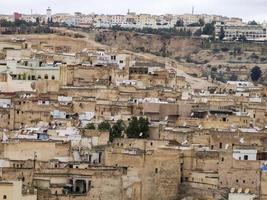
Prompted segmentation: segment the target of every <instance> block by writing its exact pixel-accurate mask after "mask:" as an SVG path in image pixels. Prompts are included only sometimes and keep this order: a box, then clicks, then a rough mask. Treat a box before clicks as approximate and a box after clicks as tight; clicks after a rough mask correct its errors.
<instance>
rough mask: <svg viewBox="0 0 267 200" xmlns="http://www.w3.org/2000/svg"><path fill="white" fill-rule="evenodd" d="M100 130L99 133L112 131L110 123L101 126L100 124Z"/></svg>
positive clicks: (104, 122)
mask: <svg viewBox="0 0 267 200" xmlns="http://www.w3.org/2000/svg"><path fill="white" fill-rule="evenodd" d="M98 130H99V131H110V130H111V126H110V123H109V122H108V121H103V122H101V123H100V124H98Z"/></svg>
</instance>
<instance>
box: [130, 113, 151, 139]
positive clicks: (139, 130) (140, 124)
mask: <svg viewBox="0 0 267 200" xmlns="http://www.w3.org/2000/svg"><path fill="white" fill-rule="evenodd" d="M148 131H149V121H148V119H147V118H143V117H140V118H139V119H137V117H132V119H131V121H130V123H129V126H128V127H127V129H126V133H127V136H128V138H148V137H149V134H148Z"/></svg>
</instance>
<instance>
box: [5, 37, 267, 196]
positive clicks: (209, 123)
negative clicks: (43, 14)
mask: <svg viewBox="0 0 267 200" xmlns="http://www.w3.org/2000/svg"><path fill="white" fill-rule="evenodd" d="M50 40H51V39H50ZM52 43H53V45H51V44H48V43H46V42H44V41H41V39H40V41H39V40H30V41H28V40H27V39H25V40H13V41H5V42H0V51H1V53H2V54H3V55H4V58H3V59H2V60H1V61H0V72H1V74H0V119H1V120H0V137H1V143H0V198H1V199H14V200H15V199H16V200H18V199H23V200H36V199H41V200H46V199H52V200H66V199H69V200H72V199H73V200H76V199H79V200H85V199H92V200H98V199H103V200H111V199H114V200H118V199H121V200H126V199H127V200H144V199H158V200H161V199H166V200H174V199H183V198H191V199H199V198H201V199H229V200H237V199H244V200H246V199H248V200H253V199H263V200H264V199H267V189H266V185H267V156H265V155H267V145H266V141H267V135H266V133H267V131H266V119H267V118H266V115H267V110H266V96H267V90H266V87H265V86H262V85H254V84H253V83H252V82H248V81H229V82H227V83H226V84H222V83H221V84H218V85H217V84H210V85H207V86H203V87H202V88H201V89H199V88H198V89H196V88H194V87H192V85H191V84H190V82H188V80H187V78H186V77H184V76H182V75H181V74H179V71H177V70H176V68H175V67H173V66H172V63H162V62H160V61H155V60H149V59H148V58H144V57H140V56H138V55H136V54H132V53H125V52H119V51H113V50H108V49H83V50H80V51H77V50H73V49H72V48H71V47H70V46H68V43H66V44H64V45H57V43H56V42H52ZM132 117H137V118H139V117H145V118H147V119H148V120H149V131H148V133H149V137H148V138H143V137H141V136H142V134H141V133H140V138H138V137H136V138H128V137H127V134H125V133H123V134H122V137H118V138H114V140H112V141H111V140H110V136H111V135H110V134H111V132H110V131H109V130H100V129H97V127H98V125H99V124H101V123H102V122H108V123H110V124H111V125H113V124H115V123H116V122H117V121H118V120H122V121H123V122H124V123H125V124H128V123H129V122H130V121H131V118H132ZM88 124H93V125H94V127H96V128H88Z"/></svg>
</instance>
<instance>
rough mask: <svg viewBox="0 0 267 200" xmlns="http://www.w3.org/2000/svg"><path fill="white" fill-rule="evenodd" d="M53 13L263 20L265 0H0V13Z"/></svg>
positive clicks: (265, 17) (266, 16)
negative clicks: (129, 12)
mask: <svg viewBox="0 0 267 200" xmlns="http://www.w3.org/2000/svg"><path fill="white" fill-rule="evenodd" d="M48 6H49V7H51V8H52V11H53V13H58V12H68V13H74V12H76V11H80V12H83V13H92V12H94V13H97V14H101V13H103V14H125V13H127V9H130V10H131V11H135V12H137V13H150V14H166V13H170V14H184V13H191V10H192V6H194V7H195V13H197V14H202V13H208V14H220V15H226V16H229V17H242V18H243V19H244V20H245V21H248V20H252V19H255V20H256V21H264V20H267V0H0V13H2V14H11V13H13V12H14V11H17V12H22V13H30V12H31V9H32V10H33V13H41V14H42V13H45V10H46V8H47V7H48Z"/></svg>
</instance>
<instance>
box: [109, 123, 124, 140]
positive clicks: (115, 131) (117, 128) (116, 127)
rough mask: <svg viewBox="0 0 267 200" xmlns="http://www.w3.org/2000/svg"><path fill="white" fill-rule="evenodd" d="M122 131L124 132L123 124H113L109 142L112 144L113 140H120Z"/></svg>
mask: <svg viewBox="0 0 267 200" xmlns="http://www.w3.org/2000/svg"><path fill="white" fill-rule="evenodd" d="M124 130H125V124H124V122H123V121H122V120H118V121H117V122H116V123H115V124H113V126H112V128H111V131H110V137H109V140H110V141H111V142H113V140H114V139H115V138H122V137H123V131H124Z"/></svg>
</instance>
